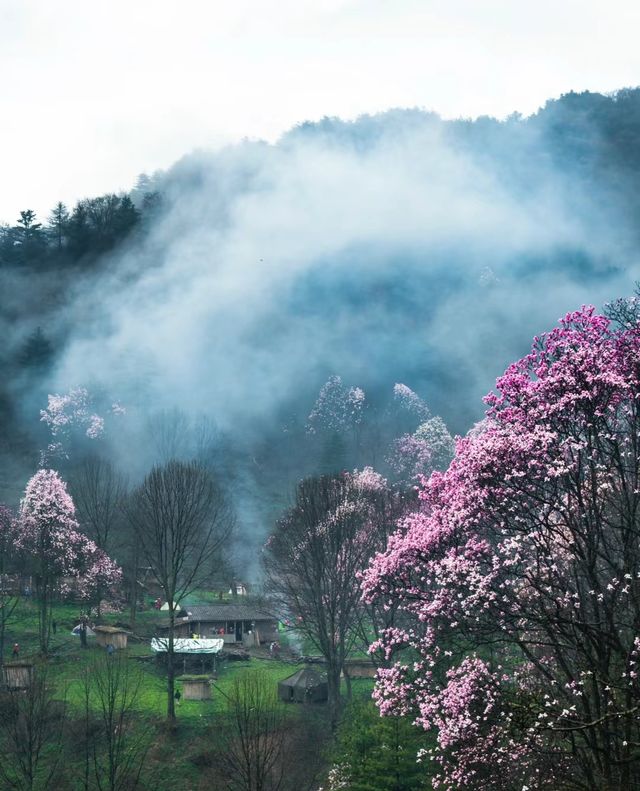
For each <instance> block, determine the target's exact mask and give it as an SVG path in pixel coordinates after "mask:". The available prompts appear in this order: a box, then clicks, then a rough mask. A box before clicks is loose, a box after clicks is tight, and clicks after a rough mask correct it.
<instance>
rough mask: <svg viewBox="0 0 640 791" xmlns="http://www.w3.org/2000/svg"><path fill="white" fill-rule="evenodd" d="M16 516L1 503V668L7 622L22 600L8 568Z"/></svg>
mask: <svg viewBox="0 0 640 791" xmlns="http://www.w3.org/2000/svg"><path fill="white" fill-rule="evenodd" d="M14 525H15V517H14V516H13V514H12V513H11V511H10V510H9V509H8V508H6V507H5V506H4V505H0V669H1V668H2V664H3V662H4V638H5V633H6V629H7V623H8V622H9V621H10V620H11V618H12V617H13V614H14V612H15V609H16V606H17V605H18V602H19V601H20V596H19V594H18V593H17V592H15V591H14V590H12V589H11V586H10V585H9V580H8V579H7V576H6V574H7V570H8V568H9V564H10V562H11V554H12V553H11V549H12V547H13V542H14Z"/></svg>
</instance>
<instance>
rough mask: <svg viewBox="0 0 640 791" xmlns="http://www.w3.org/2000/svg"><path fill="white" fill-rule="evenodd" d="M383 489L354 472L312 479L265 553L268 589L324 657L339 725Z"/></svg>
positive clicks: (302, 487) (303, 485)
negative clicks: (343, 679) (361, 575)
mask: <svg viewBox="0 0 640 791" xmlns="http://www.w3.org/2000/svg"><path fill="white" fill-rule="evenodd" d="M378 491H379V490H377V489H373V490H368V489H366V488H363V487H362V486H361V485H360V482H359V478H358V476H357V475H351V474H349V473H343V474H341V475H336V476H322V477H320V478H307V479H306V480H304V481H302V482H301V483H300V485H299V486H298V490H297V494H296V502H295V505H294V506H293V507H292V508H291V509H290V510H289V511H288V512H287V513H286V514H285V516H284V517H283V518H282V519H281V520H280V521H279V522H278V524H277V526H276V530H275V532H274V534H273V535H272V536H271V538H270V539H269V541H268V542H267V547H266V550H265V554H264V562H265V568H266V572H267V589H268V591H269V593H270V594H271V595H272V597H274V598H275V600H276V601H277V602H278V603H279V604H280V606H281V607H282V608H283V609H284V610H286V611H289V612H290V613H291V615H292V616H293V621H294V624H295V626H296V628H297V629H298V630H299V631H300V632H301V633H302V634H304V635H305V636H306V637H307V639H308V640H309V641H310V642H311V643H312V644H313V645H314V646H315V647H316V648H317V650H318V651H319V652H320V653H321V654H322V656H323V657H324V660H325V666H326V671H327V681H328V688H329V704H330V706H331V711H332V725H333V726H335V724H336V723H337V719H338V712H339V705H340V675H341V672H342V671H343V669H344V664H345V659H346V658H347V655H348V653H349V651H350V650H351V648H352V646H353V644H354V641H355V639H356V634H357V633H356V627H357V626H358V624H359V620H360V610H361V605H360V585H359V582H358V572H360V571H362V570H363V569H364V568H365V567H366V564H367V562H368V560H369V558H370V556H371V554H372V552H373V551H374V549H375V548H376V547H377V541H378V536H377V534H376V531H374V530H373V529H372V528H371V518H372V502H373V501H374V500H375V498H376V497H377V496H378Z"/></svg>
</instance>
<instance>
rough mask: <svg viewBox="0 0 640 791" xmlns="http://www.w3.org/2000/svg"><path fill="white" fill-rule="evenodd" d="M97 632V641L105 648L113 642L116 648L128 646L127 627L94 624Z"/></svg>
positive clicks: (94, 629)
mask: <svg viewBox="0 0 640 791" xmlns="http://www.w3.org/2000/svg"><path fill="white" fill-rule="evenodd" d="M93 631H94V632H95V633H96V643H97V644H98V645H100V646H102V647H103V648H106V647H107V646H108V645H109V644H111V645H112V646H113V647H114V648H115V649H122V648H126V647H127V636H128V634H129V633H128V632H127V631H126V629H119V628H118V627H117V626H94V627H93Z"/></svg>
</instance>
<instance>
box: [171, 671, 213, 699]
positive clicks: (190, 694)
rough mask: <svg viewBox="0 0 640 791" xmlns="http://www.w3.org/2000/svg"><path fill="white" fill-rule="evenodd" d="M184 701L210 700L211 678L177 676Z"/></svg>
mask: <svg viewBox="0 0 640 791" xmlns="http://www.w3.org/2000/svg"><path fill="white" fill-rule="evenodd" d="M177 680H178V681H180V682H181V684H182V697H183V698H184V699H185V700H211V680H212V679H211V676H179V677H178V679H177Z"/></svg>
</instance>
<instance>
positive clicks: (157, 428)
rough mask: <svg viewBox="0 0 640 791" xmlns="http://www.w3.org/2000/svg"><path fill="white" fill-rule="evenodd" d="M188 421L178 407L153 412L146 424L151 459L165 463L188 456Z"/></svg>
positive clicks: (189, 438)
mask: <svg viewBox="0 0 640 791" xmlns="http://www.w3.org/2000/svg"><path fill="white" fill-rule="evenodd" d="M190 429H191V426H190V422H189V418H188V417H187V415H186V414H185V413H184V412H183V411H182V410H180V409H177V408H175V409H162V410H160V411H158V412H154V414H152V415H151V417H150V418H149V420H148V421H147V424H146V434H147V436H148V438H149V441H150V445H151V449H152V452H153V456H152V458H153V459H158V460H159V461H160V463H161V464H166V463H168V462H169V461H172V460H175V459H184V458H186V457H188V456H189V451H190V447H189V446H190V444H191V437H190V433H191V432H190Z"/></svg>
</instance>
